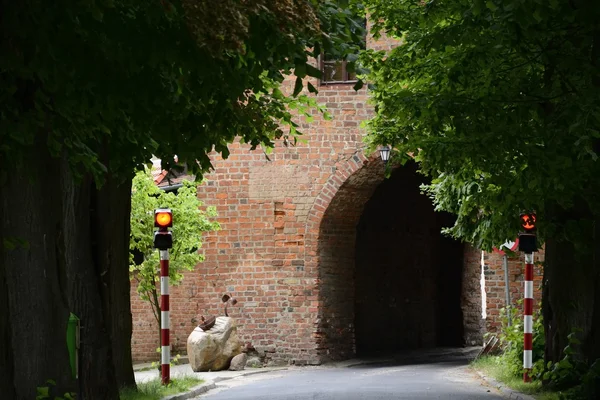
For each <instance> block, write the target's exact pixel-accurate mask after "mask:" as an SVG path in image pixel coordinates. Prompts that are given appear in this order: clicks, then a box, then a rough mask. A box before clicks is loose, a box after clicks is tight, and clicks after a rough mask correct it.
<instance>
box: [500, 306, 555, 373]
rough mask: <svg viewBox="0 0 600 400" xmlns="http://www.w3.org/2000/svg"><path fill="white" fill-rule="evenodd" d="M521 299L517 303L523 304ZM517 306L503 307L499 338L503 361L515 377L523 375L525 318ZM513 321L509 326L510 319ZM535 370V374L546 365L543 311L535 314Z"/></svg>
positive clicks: (533, 353)
mask: <svg viewBox="0 0 600 400" xmlns="http://www.w3.org/2000/svg"><path fill="white" fill-rule="evenodd" d="M521 303H522V300H520V301H519V302H518V303H517V304H521ZM520 315H521V314H520V313H519V312H518V309H517V308H515V307H509V308H502V309H501V310H500V321H501V326H500V331H499V333H498V339H500V344H501V346H502V351H503V352H502V356H501V358H502V363H503V364H504V365H505V368H506V370H507V371H508V372H509V373H510V374H511V375H512V376H515V377H522V376H523V349H524V343H523V319H522V317H520ZM509 318H510V321H511V325H510V326H509V324H508V321H509ZM532 344H533V352H532V355H533V360H534V366H533V372H534V374H535V373H536V372H537V371H538V370H539V369H540V367H541V368H543V366H544V345H545V336H544V323H543V319H542V315H541V311H537V312H536V313H535V315H534V316H533V343H532Z"/></svg>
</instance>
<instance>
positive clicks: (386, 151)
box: [379, 145, 392, 165]
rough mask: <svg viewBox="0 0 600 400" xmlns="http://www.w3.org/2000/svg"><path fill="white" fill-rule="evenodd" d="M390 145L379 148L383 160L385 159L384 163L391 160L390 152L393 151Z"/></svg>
mask: <svg viewBox="0 0 600 400" xmlns="http://www.w3.org/2000/svg"><path fill="white" fill-rule="evenodd" d="M391 150H392V149H390V146H387V145H386V146H383V147H382V148H381V149H379V154H380V155H381V160H382V161H383V164H384V165H386V164H387V162H388V161H389V160H390V153H391Z"/></svg>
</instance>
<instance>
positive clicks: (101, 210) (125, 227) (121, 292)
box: [94, 176, 135, 388]
mask: <svg viewBox="0 0 600 400" xmlns="http://www.w3.org/2000/svg"><path fill="white" fill-rule="evenodd" d="M95 195H96V196H97V202H96V205H97V207H96V213H95V218H94V228H95V232H96V255H97V261H98V268H99V271H100V276H101V279H102V286H101V288H102V301H103V310H104V313H105V319H106V321H107V323H108V332H109V334H110V339H111V343H112V349H113V362H114V366H115V373H116V379H117V385H118V387H120V388H122V387H135V376H134V374H133V361H132V358H131V335H132V332H133V325H132V316H131V297H130V290H131V287H130V278H129V240H130V238H129V236H130V233H129V231H130V224H129V216H130V214H131V179H129V180H127V181H125V182H123V183H119V182H117V181H116V180H115V179H114V178H113V177H112V176H109V177H108V179H107V181H106V182H105V183H104V185H103V186H102V188H101V189H100V190H99V191H96V192H95Z"/></svg>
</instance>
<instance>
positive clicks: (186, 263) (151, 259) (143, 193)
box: [129, 170, 219, 327]
mask: <svg viewBox="0 0 600 400" xmlns="http://www.w3.org/2000/svg"><path fill="white" fill-rule="evenodd" d="M182 184H183V187H181V188H180V189H179V190H178V192H177V195H176V194H175V193H172V192H170V193H167V192H165V191H163V190H161V189H159V188H158V187H157V186H156V185H155V184H154V181H153V179H152V176H151V175H150V171H149V170H146V171H141V172H138V173H137V174H136V176H135V178H134V179H133V187H132V194H131V241H130V245H129V246H130V250H131V252H132V254H131V255H130V266H129V269H130V272H131V274H132V277H133V278H134V279H135V280H136V281H137V283H138V287H137V291H138V293H139V294H140V297H141V298H142V299H143V300H145V301H149V302H150V304H151V305H152V310H153V312H154V316H155V317H156V320H157V321H158V322H160V304H159V301H158V300H159V287H158V283H159V282H160V281H159V279H158V272H159V252H158V250H156V249H154V247H153V238H154V210H155V209H157V208H170V209H171V211H172V212H173V228H172V232H173V248H172V249H171V250H170V252H169V257H170V263H169V283H170V285H178V284H179V283H181V280H182V279H183V272H184V271H191V270H193V269H194V267H195V266H196V265H197V264H198V263H200V262H202V261H204V255H203V254H202V253H200V252H199V249H200V247H201V246H202V235H203V234H204V232H210V231H215V230H218V229H219V224H218V222H216V221H213V220H211V219H212V218H214V217H215V216H216V210H215V208H214V207H207V208H206V211H202V210H200V207H201V206H202V202H201V201H200V200H198V196H197V187H196V183H195V182H190V181H183V183H182ZM133 252H139V253H141V254H142V255H143V256H144V261H143V262H142V263H141V264H139V265H136V263H135V262H134V256H133ZM159 327H160V324H159Z"/></svg>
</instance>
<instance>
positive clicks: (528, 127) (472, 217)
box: [360, 0, 600, 248]
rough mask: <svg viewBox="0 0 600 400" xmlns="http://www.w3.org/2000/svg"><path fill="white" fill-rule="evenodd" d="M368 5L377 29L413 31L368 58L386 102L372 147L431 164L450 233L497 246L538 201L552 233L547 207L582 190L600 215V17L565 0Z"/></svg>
mask: <svg viewBox="0 0 600 400" xmlns="http://www.w3.org/2000/svg"><path fill="white" fill-rule="evenodd" d="M365 6H366V7H367V8H368V9H369V10H370V11H371V12H372V20H373V21H374V22H373V28H374V30H375V31H381V30H383V31H385V32H386V33H388V34H392V35H397V33H398V32H402V45H399V46H397V47H396V48H394V49H393V50H392V51H390V52H387V53H382V52H376V51H373V50H369V51H365V52H363V53H362V54H361V57H360V63H361V65H363V66H364V67H365V68H366V69H367V70H368V75H367V78H366V79H367V80H368V81H369V82H370V83H372V84H373V86H372V87H370V90H371V92H370V93H371V95H372V98H373V101H374V103H375V108H376V111H377V112H376V115H375V117H374V118H373V119H372V120H371V121H369V123H368V124H367V127H368V129H369V131H370V135H371V140H370V142H371V146H377V145H381V144H390V143H394V144H395V147H396V149H397V150H398V151H399V152H401V153H412V154H414V155H415V157H416V158H417V159H418V160H420V161H421V167H422V170H423V172H424V173H427V174H429V175H430V176H432V178H433V183H432V185H431V186H429V187H428V188H426V190H427V192H428V194H429V195H430V196H431V197H432V198H433V199H434V202H435V204H436V207H437V208H438V209H440V210H446V211H451V212H454V213H455V214H457V215H458V219H457V222H456V225H455V226H454V227H452V228H451V229H449V230H448V233H449V234H452V235H453V236H456V237H459V238H463V239H466V240H469V241H471V242H474V243H475V244H477V245H478V246H483V247H485V248H490V247H492V246H497V245H498V244H499V243H502V242H503V241H504V240H506V239H507V238H514V237H515V235H516V233H517V232H518V224H517V218H516V216H518V214H519V212H520V211H521V210H524V209H535V210H536V211H537V212H538V215H539V216H540V217H541V218H540V220H541V221H542V222H541V224H540V229H539V233H540V235H541V236H542V237H543V236H544V235H545V233H546V232H547V231H550V230H552V222H551V221H548V220H547V219H546V218H544V215H545V214H544V213H545V207H546V205H547V204H550V203H559V204H561V205H562V206H568V205H569V203H570V202H571V201H572V199H573V198H574V197H576V196H580V195H581V194H582V190H581V189H582V188H583V187H586V188H594V189H593V190H592V189H590V191H586V192H585V194H583V195H584V197H585V198H586V203H587V205H588V206H589V207H591V208H592V209H594V210H596V211H595V212H596V213H598V212H600V199H598V197H597V196H595V195H592V194H591V193H592V192H595V191H596V190H600V181H599V179H598V177H599V176H600V168H599V165H598V163H597V159H596V157H597V156H596V153H595V151H594V150H593V149H594V148H598V143H597V139H596V138H595V137H594V138H592V136H591V135H592V132H594V134H596V133H597V132H600V121H598V120H597V119H596V118H594V117H592V115H595V114H594V111H592V110H595V109H596V107H593V106H591V105H592V104H598V101H600V94H599V93H600V92H599V91H598V90H597V89H598V88H597V86H598V85H597V84H595V83H594V80H593V77H594V76H596V72H595V71H596V68H597V67H595V65H597V61H596V60H594V59H593V58H592V57H591V56H590V53H589V50H590V48H591V47H590V46H593V43H594V40H595V39H594V38H593V34H592V32H593V31H597V30H598V29H599V27H598V24H597V22H592V21H591V19H590V18H588V17H585V18H584V17H583V16H582V15H581V14H580V13H579V12H578V10H576V9H574V8H573V7H572V6H571V5H569V4H568V3H564V2H563V3H561V2H520V1H508V2H501V3H499V2H497V1H493V0H492V1H476V2H471V3H468V2H444V3H439V2H435V3H431V4H428V5H415V4H414V3H413V2H407V1H400V0H398V1H391V2H390V1H383V0H368V1H366V2H365ZM590 12H591V13H592V14H594V15H595V16H596V17H598V16H600V10H594V11H590ZM596 21H597V20H596ZM598 45H600V43H598ZM592 87H593V88H594V89H590V88H592ZM583 121H585V122H583ZM472 184H474V185H475V186H472ZM473 187H477V188H478V189H477V191H473V190H472V188H473Z"/></svg>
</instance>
